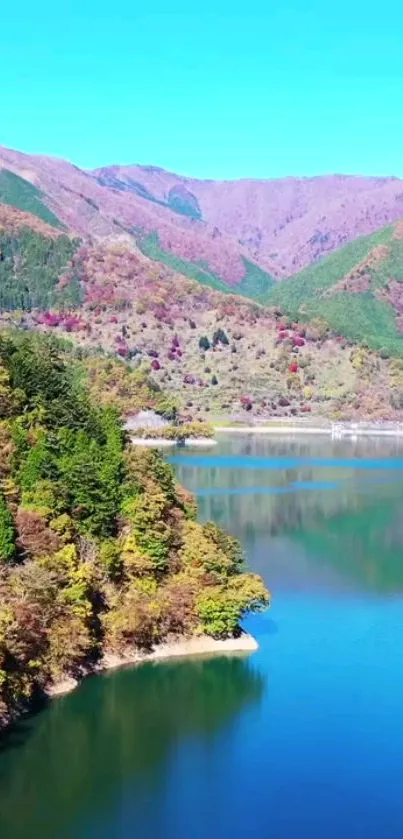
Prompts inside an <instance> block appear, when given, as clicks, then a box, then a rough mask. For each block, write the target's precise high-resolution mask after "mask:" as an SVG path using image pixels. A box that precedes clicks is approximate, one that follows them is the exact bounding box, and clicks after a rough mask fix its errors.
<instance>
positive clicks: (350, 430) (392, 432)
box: [214, 423, 403, 440]
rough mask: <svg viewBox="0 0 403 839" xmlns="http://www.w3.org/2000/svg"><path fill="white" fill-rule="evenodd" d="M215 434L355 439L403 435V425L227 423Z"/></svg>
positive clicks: (215, 429)
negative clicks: (380, 426) (301, 435)
mask: <svg viewBox="0 0 403 839" xmlns="http://www.w3.org/2000/svg"><path fill="white" fill-rule="evenodd" d="M214 431H215V433H216V434H223V433H224V434H283V435H287V434H289V435H292V434H313V435H321V436H322V435H327V436H328V437H331V438H332V439H333V440H341V439H343V438H347V439H357V438H358V437H395V438H399V437H403V427H398V426H395V427H394V428H378V427H376V426H375V427H370V426H368V427H361V428H360V427H359V426H355V425H351V426H344V427H343V426H340V425H339V424H336V423H335V424H334V425H333V426H331V425H329V426H323V425H317V426H313V425H312V426H303V425H286V424H284V425H273V426H270V425H264V426H259V425H245V426H239V425H232V426H230V425H228V426H217V427H215V428H214Z"/></svg>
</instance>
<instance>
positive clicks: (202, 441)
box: [130, 437, 217, 447]
mask: <svg viewBox="0 0 403 839" xmlns="http://www.w3.org/2000/svg"><path fill="white" fill-rule="evenodd" d="M130 441H131V443H132V445H133V446H151V447H152V446H154V447H155V446H179V447H183V446H187V447H189V446H216V445H217V440H215V439H214V437H186V438H185V440H168V439H167V438H166V437H131V438H130Z"/></svg>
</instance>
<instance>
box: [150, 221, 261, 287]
mask: <svg viewBox="0 0 403 839" xmlns="http://www.w3.org/2000/svg"><path fill="white" fill-rule="evenodd" d="M137 244H138V246H139V248H140V250H141V251H142V253H143V254H144V255H145V256H148V258H149V259H152V260H154V261H155V262H162V263H163V264H164V265H167V266H168V268H172V269H173V270H174V271H177V272H178V273H179V274H183V276H184V277H188V278H189V279H190V280H196V281H197V282H199V283H201V284H202V285H206V286H209V288H213V289H215V291H221V292H223V293H224V294H239V295H241V296H242V297H249V298H251V299H252V300H256V301H257V302H259V303H263V302H264V300H265V299H266V298H267V294H268V292H269V290H270V289H271V288H272V287H273V285H274V280H273V278H272V277H271V276H270V274H268V273H267V272H266V271H263V269H262V268H259V266H258V265H255V263H253V262H249V260H247V259H243V262H244V265H245V276H244V277H243V278H242V281H241V282H240V283H238V284H237V285H234V286H230V285H228V284H227V283H225V282H224V280H222V279H221V278H220V277H219V276H218V274H215V273H214V271H211V270H210V268H209V267H208V265H207V263H204V262H202V261H200V262H189V261H188V260H187V259H183V258H182V257H180V256H176V255H175V254H173V253H170V252H169V251H166V250H164V249H163V248H161V246H160V243H159V239H158V233H150V234H148V235H147V236H140V237H139V238H138V240H137Z"/></svg>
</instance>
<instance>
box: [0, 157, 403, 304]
mask: <svg viewBox="0 0 403 839" xmlns="http://www.w3.org/2000/svg"><path fill="white" fill-rule="evenodd" d="M1 170H2V171H3V172H4V170H7V171H8V173H12V174H13V176H14V186H13V190H11V191H12V192H13V191H14V192H15V191H17V192H19V194H20V198H21V195H22V194H23V193H27V190H28V196H29V199H30V201H31V205H30V206H28V205H26V204H24V205H23V204H21V201H20V198H18V196H17V198H13V195H11V197H10V195H5V192H4V190H3V200H6V201H8V202H11V203H15V205H16V206H20V208H21V209H27V210H30V211H34V209H35V208H34V206H33V205H32V202H33V203H34V204H35V203H36V202H38V204H39V203H41V204H42V210H43V207H45V210H44V211H45V213H48V214H49V213H50V214H53V217H55V218H56V220H57V219H58V220H60V221H61V222H62V223H63V224H64V225H65V226H66V228H67V229H68V230H71V231H73V232H75V233H77V234H78V235H80V236H82V237H84V238H88V237H102V236H110V235H116V234H121V233H123V232H126V233H129V234H131V235H133V236H134V237H135V238H136V239H137V240H140V239H146V240H147V237H154V241H155V240H156V238H157V241H158V247H159V249H160V251H161V252H163V254H167V255H168V256H167V260H168V261H169V260H170V259H171V258H173V259H175V258H177V259H179V260H184V261H185V262H187V263H190V268H188V269H187V270H188V271H194V266H196V268H201V269H202V271H203V272H206V275H203V276H202V279H206V276H207V279H208V278H209V276H211V277H213V278H214V277H215V278H218V279H219V281H221V282H223V283H225V284H227V285H229V286H230V287H231V288H232V289H233V290H234V291H235V292H237V291H239V292H240V293H242V294H245V293H247V294H252V295H253V296H255V297H256V298H257V299H262V294H264V292H265V291H266V287H267V285H270V283H271V279H274V280H281V279H283V278H284V277H285V276H287V275H290V274H293V273H295V272H296V271H298V270H299V269H300V268H303V267H305V266H307V265H310V264H313V263H316V262H318V261H320V260H321V259H322V258H323V256H325V255H327V254H329V253H331V252H333V251H334V250H336V249H338V248H339V247H340V246H342V245H344V244H346V243H348V242H350V241H353V240H354V239H356V238H357V237H358V236H361V235H364V234H370V233H372V232H373V231H375V230H377V229H379V228H380V227H381V226H384V225H386V224H390V223H393V222H395V221H397V220H398V219H399V218H400V217H402V215H403V181H400V180H398V179H397V178H362V177H346V176H342V175H329V176H324V177H317V178H285V179H282V180H267V181H263V180H240V181H213V180H197V179H192V178H185V177H181V176H179V175H175V174H174V173H171V172H166V171H164V170H163V169H159V168H158V167H155V166H106V167H103V168H101V169H97V170H95V171H93V172H85V171H83V170H81V169H79V168H78V167H77V166H74V165H73V164H71V163H68V162H67V161H64V160H57V159H54V158H49V157H43V156H35V155H27V154H23V153H21V152H17V151H12V150H10V149H5V148H1V147H0V171H1ZM15 176H18V177H19V178H20V179H23V181H24V183H23V184H21V183H20V182H19V181H18V182H16V181H15ZM9 177H10V175H7V176H6V178H9ZM3 178H4V175H3ZM16 183H18V184H19V189H18V190H15V184H16ZM9 187H10V185H8V188H7V192H8V193H9V192H10V188H9ZM33 190H39V191H40V194H39V195H38V193H37V192H36V193H35V192H33ZM4 196H5V197H4ZM47 220H48V221H51V217H50V216H49V215H48V216H47ZM53 223H54V222H53ZM160 258H161V253H160V254H159V259H160ZM250 265H253V266H257V269H260V271H261V272H263V273H260V274H259V272H258V270H257V269H255V268H253V269H251V268H250V267H249V266H250ZM182 267H183V266H182ZM181 270H182V269H181ZM266 275H267V276H266ZM251 276H252V278H251ZM240 284H241V285H240Z"/></svg>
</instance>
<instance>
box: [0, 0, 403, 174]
mask: <svg viewBox="0 0 403 839" xmlns="http://www.w3.org/2000/svg"><path fill="white" fill-rule="evenodd" d="M146 8H149V9H150V10H149V11H148V12H146V11H145V9H146ZM402 96H403V3H402V2H401V0H400V2H398V0H383V2H382V3H379V2H377V3H376V4H375V3H373V2H372V0H337V2H334V0H328V2H326V0H282V2H277V0H276V2H270V0H266V1H265V2H254V0H250V2H245V0H242V3H238V2H237V0H233V2H222V0H215V1H214V0H205V2H203V3H197V2H195V0H193V2H191V0H188V2H186V3H185V2H183V0H171V2H169V3H168V2H163V0H148V2H145V0H143V1H142V2H141V3H139V2H137V0H115V2H113V1H112V2H111V0H108V2H106V0H97V2H93V0H64V2H62V3H60V4H57V3H55V2H54V0H52V2H50V0H37V2H36V3H35V2H32V0H14V2H13V3H11V2H8V3H6V2H4V3H3V4H2V9H1V30H0V143H2V144H3V145H6V146H11V147H14V148H19V149H22V150H24V151H28V152H38V153H43V154H52V155H57V156H61V157H66V158H68V159H70V160H72V161H74V162H75V163H77V164H78V165H80V166H84V167H92V166H100V165H103V164H108V163H117V162H121V163H131V162H140V163H152V164H154V165H159V166H163V167H165V168H168V169H172V170H174V171H177V172H180V173H183V174H189V175H194V176H200V177H213V178H232V177H234V178H235V177H247V176H252V177H276V176H284V175H290V174H294V175H311V174H320V173H326V172H346V173H363V174H378V175H380V174H396V175H399V176H403V107H402Z"/></svg>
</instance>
